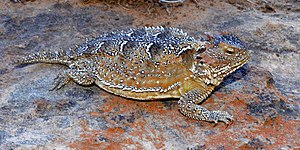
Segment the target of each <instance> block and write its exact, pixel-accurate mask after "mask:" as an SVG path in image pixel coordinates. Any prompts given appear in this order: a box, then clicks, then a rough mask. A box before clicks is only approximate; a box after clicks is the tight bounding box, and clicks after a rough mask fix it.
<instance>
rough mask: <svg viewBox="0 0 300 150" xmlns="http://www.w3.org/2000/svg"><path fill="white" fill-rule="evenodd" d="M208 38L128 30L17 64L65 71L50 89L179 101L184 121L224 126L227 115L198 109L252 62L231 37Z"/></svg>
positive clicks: (169, 31)
mask: <svg viewBox="0 0 300 150" xmlns="http://www.w3.org/2000/svg"><path fill="white" fill-rule="evenodd" d="M207 36H208V38H206V40H204V39H203V38H200V39H195V38H194V37H191V36H188V34H187V33H185V32H183V31H182V30H181V29H177V28H163V27H145V28H138V29H129V30H123V31H118V32H111V33H106V34H103V35H101V36H99V37H97V38H95V39H92V40H90V41H87V42H85V43H83V44H81V45H79V46H76V47H74V48H71V49H70V50H68V51H57V52H41V53H36V54H32V55H29V56H26V57H23V58H22V59H20V60H19V61H18V64H28V63H54V64H62V65H65V66H67V67H68V69H67V70H65V71H64V73H62V74H60V75H59V76H58V78H57V82H56V84H55V86H54V87H53V88H52V89H59V88H61V87H62V86H64V85H66V84H67V83H68V82H69V81H71V80H73V81H75V82H76V83H78V84H80V85H91V84H93V83H95V84H96V85H98V86H99V87H100V88H102V89H104V90H105V91H108V92H110V93H113V94H115V95H119V96H122V97H125V98H131V99H136V100H155V99H166V98H179V101H178V107H179V108H178V109H179V111H180V112H181V113H182V114H183V115H185V116H187V117H189V118H193V119H197V120H204V121H209V122H214V123H217V122H219V121H221V122H224V123H226V124H228V123H229V122H230V121H232V120H233V116H232V115H231V114H229V113H227V112H225V111H219V110H217V111H210V110H208V109H206V108H204V107H202V106H200V105H199V104H200V103H201V102H203V101H204V100H205V99H206V98H207V97H208V95H209V94H210V93H211V92H212V91H213V90H214V88H215V87H216V86H218V85H219V84H220V83H221V82H222V81H223V79H224V77H226V76H227V75H228V74H230V73H232V72H233V71H235V70H236V69H238V68H240V67H241V66H242V65H244V64H245V63H246V62H247V61H248V59H249V58H250V56H249V54H248V53H247V52H246V51H245V47H244V44H243V43H242V42H241V41H240V40H239V38H237V37H235V36H233V35H232V34H229V33H223V34H222V35H219V36H211V35H207Z"/></svg>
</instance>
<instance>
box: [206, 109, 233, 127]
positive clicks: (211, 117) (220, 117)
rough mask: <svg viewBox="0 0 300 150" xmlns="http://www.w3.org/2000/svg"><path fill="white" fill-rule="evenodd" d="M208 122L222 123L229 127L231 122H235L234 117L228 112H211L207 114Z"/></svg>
mask: <svg viewBox="0 0 300 150" xmlns="http://www.w3.org/2000/svg"><path fill="white" fill-rule="evenodd" d="M207 121H210V122H214V123H218V122H219V121H221V122H224V123H225V124H226V125H228V123H229V121H233V116H232V115H230V114H229V113H228V112H226V111H209V112H208V114H207Z"/></svg>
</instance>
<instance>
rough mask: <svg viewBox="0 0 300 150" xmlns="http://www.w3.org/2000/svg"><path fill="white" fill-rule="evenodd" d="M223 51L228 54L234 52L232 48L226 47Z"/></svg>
mask: <svg viewBox="0 0 300 150" xmlns="http://www.w3.org/2000/svg"><path fill="white" fill-rule="evenodd" d="M225 53H227V54H229V55H232V54H234V49H233V48H226V49H225Z"/></svg>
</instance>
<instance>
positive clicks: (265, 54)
mask: <svg viewBox="0 0 300 150" xmlns="http://www.w3.org/2000/svg"><path fill="white" fill-rule="evenodd" d="M198 1H199V0H198ZM165 7H168V8H167V9H165ZM166 10H168V11H169V14H168V12H167V11H166ZM158 25H161V26H167V27H179V28H182V29H184V30H185V31H187V32H188V33H190V34H191V35H194V36H197V34H199V33H201V32H206V31H209V32H212V33H220V32H222V31H228V32H232V33H234V34H236V35H238V36H239V37H240V38H241V39H242V40H244V41H245V42H246V43H247V44H248V47H249V49H250V51H251V53H252V54H251V55H252V59H251V60H250V62H249V63H248V64H247V65H246V66H244V67H242V68H241V69H239V70H238V71H236V72H235V73H233V74H231V75H230V76H229V77H228V78H226V80H225V81H224V83H222V84H221V85H220V86H219V87H218V88H217V89H216V90H215V91H214V92H213V94H212V95H211V96H210V97H209V98H208V99H207V100H206V102H205V103H204V104H202V105H204V106H206V107H207V108H209V109H211V110H214V109H221V110H225V111H228V112H230V113H232V114H233V115H234V117H235V121H234V123H233V124H232V125H231V126H229V127H227V128H226V126H225V125H224V124H222V123H220V124H218V125H216V126H215V125H214V124H211V123H207V122H201V121H196V120H191V119H188V118H186V117H184V116H182V115H181V114H180V113H179V112H178V111H177V108H178V107H177V101H176V100H169V101H149V102H140V101H133V100H128V99H125V98H121V97H118V96H115V95H111V94H109V93H107V92H104V91H103V90H101V89H99V88H98V87H97V86H90V87H83V86H79V85H77V84H75V83H70V84H68V85H67V86H65V87H64V88H62V89H61V90H58V91H49V89H50V88H51V87H52V85H53V79H54V78H55V77H56V75H58V74H59V72H61V71H63V69H64V68H63V67H62V66H59V65H49V64H36V65H28V66H23V67H15V66H14V65H12V62H13V61H14V60H15V59H16V58H20V57H22V56H25V55H28V54H31V53H33V52H39V51H42V50H51V51H55V50H58V49H60V48H61V49H67V48H69V47H72V46H73V45H76V44H80V43H82V42H84V41H85V38H91V37H93V36H97V35H99V34H101V33H102V32H107V31H112V30H117V29H127V28H131V27H142V26H158ZM299 37H300V2H299V1H297V0H296V1H288V0H280V1H275V0H274V1H271V0H268V1H259V0H251V1H250V0H249V1H238V0H230V1H217V0H215V1H213V2H210V1H208V0H207V1H206V0H201V1H199V7H196V5H195V3H193V2H190V1H185V2H184V3H183V4H176V5H173V6H167V5H161V4H158V3H154V2H151V1H147V2H146V3H145V2H143V1H142V0H139V1H136V2H134V1H119V3H118V2H117V1H102V2H97V1H96V0H93V1H79V0H74V1H71V2H68V1H59V2H58V1H45V2H42V1H27V2H25V1H24V2H23V3H13V2H12V1H9V0H4V2H3V3H1V4H0V62H1V66H0V149H10V148H11V149H98V148H99V149H104V148H106V149H120V148H126V149H186V148H193V149H280V148H281V149H292V148H300V145H299V139H300V133H299V131H300V117H299V113H300V108H299V103H300V42H299V41H300V39H299ZM297 140H298V141H297Z"/></svg>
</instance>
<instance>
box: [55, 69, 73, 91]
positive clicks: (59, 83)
mask: <svg viewBox="0 0 300 150" xmlns="http://www.w3.org/2000/svg"><path fill="white" fill-rule="evenodd" d="M70 81H71V77H70V76H69V70H66V71H64V72H63V73H60V74H59V75H57V77H56V78H55V79H54V86H53V87H52V88H51V89H50V91H52V90H59V89H60V88H62V87H63V86H65V85H66V84H68V83H69V82H70Z"/></svg>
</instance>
